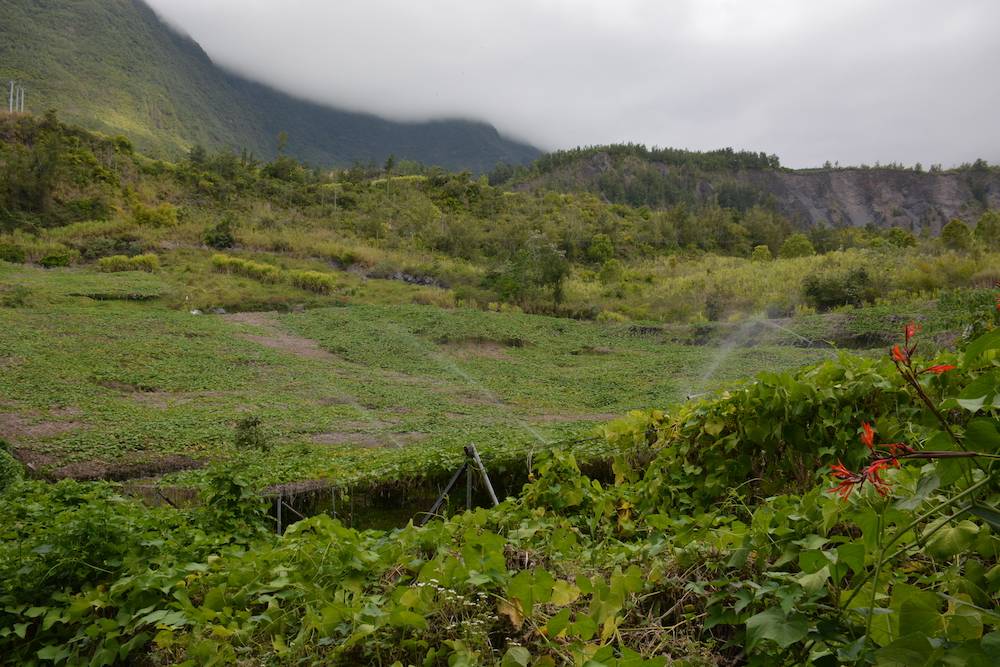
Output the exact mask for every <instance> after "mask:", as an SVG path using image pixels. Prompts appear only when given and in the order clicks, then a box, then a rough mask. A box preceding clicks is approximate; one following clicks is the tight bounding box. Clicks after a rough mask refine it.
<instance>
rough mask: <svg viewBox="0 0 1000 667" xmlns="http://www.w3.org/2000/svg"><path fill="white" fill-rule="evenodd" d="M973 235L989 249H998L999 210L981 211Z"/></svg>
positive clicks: (999, 245)
mask: <svg viewBox="0 0 1000 667" xmlns="http://www.w3.org/2000/svg"><path fill="white" fill-rule="evenodd" d="M973 235H974V236H975V237H976V240H977V241H979V242H980V243H982V244H983V245H984V246H986V247H987V248H989V249H990V250H1000V211H987V212H986V213H983V214H982V215H981V216H980V217H979V222H977V223H976V229H975V231H974V232H973Z"/></svg>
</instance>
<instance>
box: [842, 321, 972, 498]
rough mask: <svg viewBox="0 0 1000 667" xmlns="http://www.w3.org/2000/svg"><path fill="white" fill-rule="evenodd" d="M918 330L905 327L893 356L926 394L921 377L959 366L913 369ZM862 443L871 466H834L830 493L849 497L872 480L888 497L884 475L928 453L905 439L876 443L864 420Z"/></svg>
mask: <svg viewBox="0 0 1000 667" xmlns="http://www.w3.org/2000/svg"><path fill="white" fill-rule="evenodd" d="M918 331H920V327H919V326H918V325H916V324H914V323H913V322H910V323H909V324H907V325H906V327H905V328H904V329H903V336H904V341H903V345H893V346H892V350H891V352H890V356H891V357H892V360H893V361H894V362H895V364H896V368H898V369H899V372H900V373H901V374H902V375H903V378H904V379H906V381H907V383H909V384H910V385H911V386H912V387H914V388H915V389H916V390H917V392H918V393H921V396H925V394H924V393H922V392H923V388H922V387H921V386H920V383H919V382H918V381H917V377H918V376H920V375H923V374H925V373H931V374H933V375H940V374H942V373H946V372H948V371H950V370H954V369H955V366H953V365H952V364H937V365H935V366H930V367H929V368H925V369H924V370H922V371H918V370H915V369H914V368H913V353H914V352H915V351H916V349H917V344H916V342H915V341H914V338H915V337H916V335H917V332H918ZM861 442H862V444H864V446H865V447H867V448H868V451H869V452H870V458H869V463H868V465H867V466H865V467H864V468H862V469H861V470H860V471H859V472H854V471H852V470H849V469H847V468H846V467H844V464H843V463H841V462H840V461H838V462H837V464H836V465H831V466H830V471H831V472H830V475H831V476H832V477H833V478H834V481H836V482H837V485H836V486H834V487H833V488H831V489H828V491H829V492H830V493H836V494H838V495H839V496H840V497H841V498H844V499H846V498H847V497H848V496H850V495H851V491H853V490H854V489H855V488H858V489H860V488H861V487H862V486H863V485H864V484H865V482H868V483H869V484H871V485H872V486H873V487H875V490H876V491H878V493H879V495H882V496H885V495H887V494H888V493H889V484H888V482H886V481H885V479H884V478H883V477H882V474H883V473H884V472H885V471H886V470H888V469H889V468H898V467H899V459H900V458H901V457H909V458H920V457H924V456H925V455H926V453H923V452H920V453H918V452H916V451H915V450H914V449H913V448H912V447H910V446H909V445H905V444H903V443H901V442H891V443H884V444H875V429H874V428H872V425H871V424H869V423H868V422H862V423H861Z"/></svg>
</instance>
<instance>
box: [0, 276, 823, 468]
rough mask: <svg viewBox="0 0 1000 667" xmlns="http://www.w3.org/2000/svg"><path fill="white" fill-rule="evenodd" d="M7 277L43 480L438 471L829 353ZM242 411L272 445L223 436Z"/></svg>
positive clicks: (11, 354)
mask: <svg viewBox="0 0 1000 667" xmlns="http://www.w3.org/2000/svg"><path fill="white" fill-rule="evenodd" d="M18 289H20V293H21V294H22V298H23V303H22V304H21V305H19V306H18V307H9V306H8V307H6V308H4V309H3V310H2V311H0V312H2V314H3V320H4V324H5V326H4V327H3V328H2V330H0V360H2V364H3V369H4V372H3V374H2V376H0V394H2V396H3V397H4V398H3V403H2V405H0V435H2V437H3V438H5V439H6V440H8V441H9V442H10V443H11V444H12V445H13V446H14V448H15V451H16V452H17V453H18V456H19V457H20V458H22V460H24V461H26V462H29V463H32V464H33V465H34V466H35V467H36V469H37V470H38V472H40V473H45V474H48V475H53V476H56V477H62V476H69V477H77V478H88V477H110V478H115V477H119V478H120V477H131V476H142V474H143V473H144V472H145V473H147V474H149V473H150V472H159V471H160V469H161V468H162V469H163V471H170V469H171V467H185V466H186V465H193V464H195V463H198V464H201V463H207V462H211V461H216V460H237V461H239V462H240V463H241V465H242V467H243V469H244V470H245V472H246V474H247V475H248V476H249V477H250V478H252V480H253V481H254V483H255V484H257V485H261V486H264V485H270V484H277V483H284V482H291V481H300V480H306V479H330V480H333V481H336V482H353V481H357V480H372V481H383V480H389V479H395V478H401V477H411V476H412V477H419V476H423V475H426V474H433V473H437V472H440V471H442V470H444V469H446V468H448V467H450V466H452V465H453V464H454V463H455V462H456V461H459V460H460V459H461V458H462V453H461V450H462V446H463V445H464V444H467V443H469V442H475V443H476V444H477V445H478V446H479V447H480V448H481V449H482V450H483V451H484V452H485V453H486V456H487V459H488V460H491V461H494V460H495V461H498V462H499V463H500V465H507V464H510V463H513V462H516V461H517V460H518V459H520V458H523V457H524V456H525V454H526V452H528V451H530V450H532V449H535V448H540V447H544V446H546V445H547V444H549V443H552V442H557V441H565V440H568V439H573V438H579V437H581V436H586V435H590V434H591V432H592V431H593V426H594V425H596V424H599V423H601V422H605V421H608V420H610V419H613V418H615V417H616V416H620V415H623V414H624V413H626V412H627V411H628V410H632V409H638V408H647V407H650V406H660V407H666V406H669V405H671V404H675V403H677V402H679V401H681V400H683V399H684V397H685V396H686V395H688V394H692V393H698V392H703V391H705V390H708V389H712V388H714V387H716V386H718V385H719V383H721V382H723V381H726V380H733V379H738V378H742V377H746V376H748V375H750V374H751V373H753V372H755V371H757V370H761V369H780V368H789V367H794V366H797V365H801V364H803V363H807V362H809V361H812V360H816V359H819V358H822V357H824V356H829V353H828V352H824V351H822V350H808V349H800V348H795V347H789V346H776V345H774V346H765V347H753V348H740V347H737V348H734V349H723V350H720V348H718V347H716V346H699V345H681V344H676V343H670V342H667V341H666V340H665V338H664V336H663V335H661V334H656V333H653V334H649V333H646V334H645V335H643V334H642V333H641V332H639V333H637V332H636V330H635V329H633V328H632V327H631V326H630V325H628V324H609V325H602V324H596V323H588V322H577V321H573V320H566V319H559V318H552V317H544V316H537V315H526V314H521V313H496V312H483V311H479V310H469V309H453V310H445V309H440V308H435V307H432V306H420V305H398V306H397V305H384V304H382V305H379V304H365V303H356V302H353V303H345V304H344V305H341V306H332V307H330V306H327V307H317V308H311V309H308V310H304V311H302V312H292V313H277V312H245V313H237V314H221V315H220V314H211V313H207V314H199V315H194V314H191V313H190V312H188V311H183V310H177V309H173V308H170V307H167V306H165V305H164V304H162V303H161V301H162V300H163V299H164V298H166V295H167V294H169V293H170V291H171V289H172V288H171V287H170V286H169V285H168V284H167V283H165V282H164V281H163V280H162V279H160V278H157V277H155V276H151V275H149V274H146V273H142V272H129V273H111V274H102V273H94V272H90V271H86V270H81V269H52V270H44V269H36V268H30V267H21V266H14V265H10V264H2V263H0V293H2V294H5V295H7V296H6V298H7V299H8V301H9V300H10V299H11V298H12V297H11V295H13V294H15V292H16V291H17V290H18ZM82 294H88V295H90V296H79V295H82ZM123 297H124V298H123ZM127 297H132V298H131V299H129V298H127ZM142 297H150V298H142ZM706 373H708V374H709V375H707V376H706ZM247 414H252V415H255V416H257V417H259V418H260V420H261V423H262V428H263V430H264V432H265V434H266V435H267V436H268V440H269V442H271V443H273V446H272V447H270V448H269V449H268V451H259V450H257V449H252V450H249V451H248V450H241V449H240V448H238V447H236V445H235V444H234V428H235V425H236V423H237V422H238V421H239V420H240V418H241V417H242V416H245V415H247ZM182 457H187V458H189V459H190V461H187V460H186V459H185V458H182ZM199 475H200V473H199V472H197V471H192V472H180V473H174V474H173V475H171V476H170V477H169V478H168V481H171V482H178V483H188V482H196V481H197V479H198V478H199Z"/></svg>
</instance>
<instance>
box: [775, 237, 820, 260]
mask: <svg viewBox="0 0 1000 667" xmlns="http://www.w3.org/2000/svg"><path fill="white" fill-rule="evenodd" d="M778 254H779V255H781V257H782V258H783V259H789V258H792V257H808V256H809V255H815V254H816V249H815V248H813V244H812V241H810V240H809V237H807V236H806V235H805V234H792V235H791V236H789V237H788V238H787V239H785V242H784V243H782V244H781V250H780V251H779V253H778Z"/></svg>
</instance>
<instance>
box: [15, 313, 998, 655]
mask: <svg viewBox="0 0 1000 667" xmlns="http://www.w3.org/2000/svg"><path fill="white" fill-rule="evenodd" d="M993 318H995V316H993ZM993 318H991V319H990V320H988V321H985V322H983V323H982V324H981V326H982V327H983V329H982V330H983V331H984V332H985V333H982V334H980V335H978V336H977V337H975V338H974V339H973V340H972V341H971V342H970V343H968V344H967V345H966V346H965V347H964V349H963V350H961V351H960V352H959V353H957V354H954V353H953V354H947V355H945V356H943V357H942V358H939V359H937V360H936V361H935V362H931V361H928V360H923V359H921V358H920V357H919V356H918V355H917V354H916V352H915V344H914V341H916V340H917V339H918V337H919V334H917V333H916V332H915V330H914V328H910V327H908V328H907V332H906V341H905V343H904V344H903V345H899V346H896V347H895V348H894V350H893V354H892V357H891V358H881V359H866V358H861V357H854V356H850V355H842V356H840V357H839V358H838V359H836V360H831V361H827V362H824V363H822V364H819V365H816V366H813V367H810V368H806V369H803V370H801V371H798V372H794V373H770V374H762V375H760V376H758V377H757V379H756V380H755V381H754V382H751V383H748V384H746V385H744V386H742V387H739V388H735V389H732V390H730V391H727V392H724V393H722V394H719V395H716V396H713V397H711V398H707V399H704V400H700V401H696V402H692V403H689V404H686V405H685V406H683V407H681V408H680V409H678V410H677V411H676V412H675V413H674V414H670V415H667V414H664V413H662V412H658V411H653V412H645V413H644V412H633V413H630V414H629V416H628V417H626V418H623V419H621V420H619V421H617V422H614V423H612V424H610V425H609V426H607V427H606V429H605V437H606V438H607V440H608V443H609V444H610V445H613V446H614V447H615V448H616V449H619V450H621V451H623V452H625V453H624V454H623V455H621V456H619V457H618V458H616V461H615V463H614V472H615V479H614V482H613V483H610V484H600V483H598V482H596V481H594V480H591V479H589V478H587V477H586V476H584V475H583V474H581V472H580V469H579V467H578V466H577V464H576V461H575V459H574V458H573V456H572V455H570V454H566V453H561V452H558V451H553V452H548V453H543V454H540V455H539V456H537V457H536V458H535V459H534V461H533V477H532V479H531V481H530V482H529V483H528V484H527V485H526V486H525V487H524V489H523V491H522V492H521V493H520V494H519V495H517V496H516V497H513V498H509V499H507V500H506V501H505V502H504V503H503V504H502V505H501V506H500V507H499V508H497V509H495V510H477V511H474V512H469V513H465V514H461V515H458V516H456V517H453V518H451V519H449V520H446V521H436V522H432V523H431V524H430V525H429V526H428V527H426V528H416V527H413V526H412V525H410V526H407V527H406V528H403V529H400V530H394V531H390V532H380V531H358V530H353V529H349V528H345V527H344V526H342V525H340V524H339V523H338V522H337V521H336V520H333V519H331V518H329V517H327V516H317V517H314V518H311V519H308V520H304V521H300V522H299V523H297V524H295V525H293V526H291V527H290V528H289V529H288V530H287V532H285V534H284V535H283V536H280V537H279V536H274V535H271V534H270V533H269V531H268V530H267V523H266V518H265V515H264V513H263V509H262V506H261V504H260V502H259V501H258V500H256V497H255V496H253V495H252V494H250V493H249V491H248V490H247V488H246V487H245V486H244V485H242V484H241V483H240V481H239V477H238V475H237V474H235V473H234V472H233V471H224V470H221V469H217V470H215V471H213V473H212V475H211V478H210V484H209V485H208V490H207V494H208V497H207V502H206V503H204V504H203V505H202V506H201V507H200V508H197V509H192V510H184V511H175V510H167V509H148V508H145V507H143V506H141V505H139V504H137V503H136V502H134V501H132V500H128V499H125V498H123V497H122V496H121V495H119V491H118V490H117V489H116V488H115V487H114V486H111V485H83V484H78V483H74V482H61V483H59V484H55V485H47V484H42V483H38V482H19V481H16V480H15V481H12V482H11V483H10V485H9V486H8V488H7V489H6V493H5V494H4V495H3V496H2V499H0V514H2V515H3V516H4V517H5V521H4V523H3V524H2V528H0V530H2V537H3V541H2V546H0V581H3V582H4V587H3V589H2V592H0V604H2V612H0V645H2V646H3V648H4V654H5V655H6V656H7V657H8V659H10V660H14V661H17V662H19V663H21V664H32V663H47V662H56V663H62V662H68V663H73V664H76V663H82V662H89V663H90V664H113V663H116V662H124V661H130V662H135V661H139V660H141V661H145V662H147V663H150V664H162V663H172V662H186V663H187V664H223V663H230V662H234V661H239V660H252V661H255V662H256V661H263V662H269V663H276V664H319V663H323V664H330V663H333V664H359V663H360V664H424V665H435V664H442V665H443V664H449V665H473V664H484V663H487V664H491V663H501V664H504V665H529V664H532V665H546V664H580V665H582V664H589V665H599V664H604V665H639V664H665V663H666V662H667V661H668V660H671V661H675V662H677V663H678V664H692V665H694V664H729V663H734V662H736V663H741V662H749V663H751V664H802V663H812V664H906V665H931V664H963V665H991V664H996V661H997V659H998V658H1000V632H998V631H997V624H998V622H1000V614H998V613H997V611H996V609H997V602H998V593H1000V565H998V564H997V561H998V553H1000V552H998V550H1000V540H998V538H997V535H996V534H995V531H997V530H1000V512H998V510H997V509H996V503H997V501H998V499H1000V489H998V486H997V478H996V460H995V459H996V454H997V451H998V449H1000V430H998V426H1000V420H998V409H1000V398H998V397H1000V330H998V329H996V328H995V326H996V322H995V319H993ZM880 443H892V444H880ZM834 464H835V465H834ZM828 466H830V467H831V468H832V470H833V472H834V480H833V482H834V483H835V484H836V486H831V482H830V481H828V479H829V478H828V477H827V470H828V468H827V467H828ZM855 470H856V471H858V472H853V471H855ZM830 491H836V492H837V493H830Z"/></svg>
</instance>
